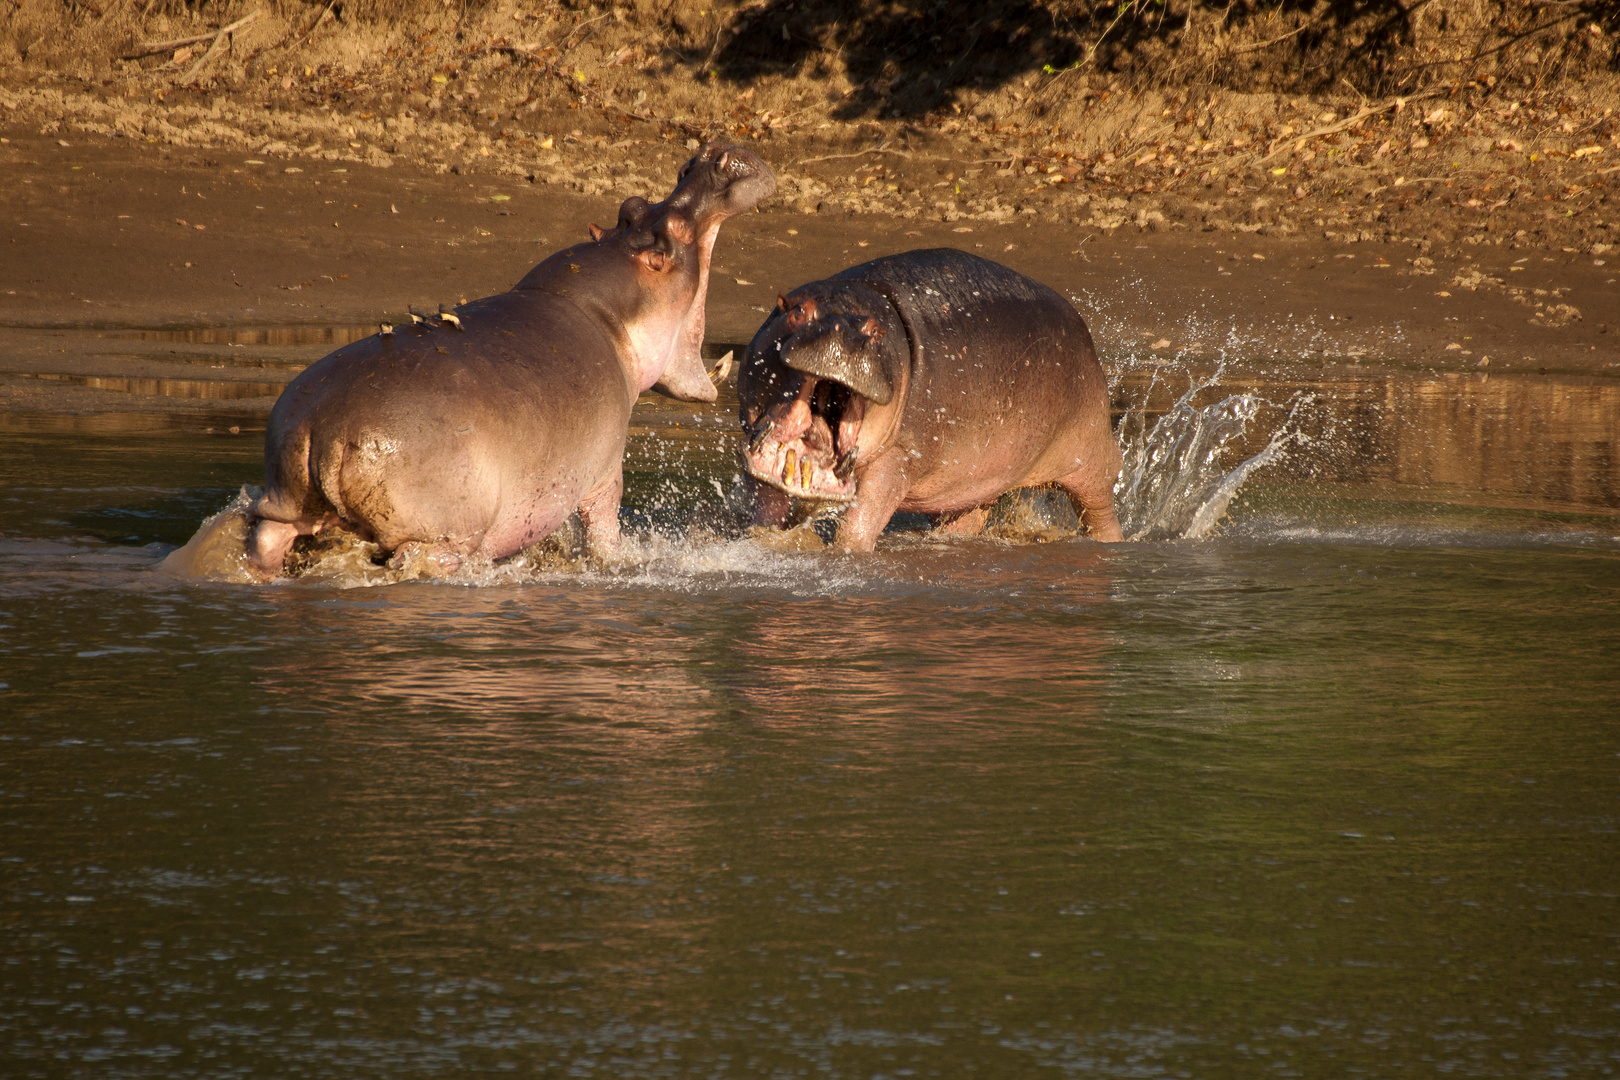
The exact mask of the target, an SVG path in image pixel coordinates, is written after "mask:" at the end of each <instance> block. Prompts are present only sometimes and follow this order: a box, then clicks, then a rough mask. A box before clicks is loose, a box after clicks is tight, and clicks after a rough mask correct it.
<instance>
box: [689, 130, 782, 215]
mask: <svg viewBox="0 0 1620 1080" xmlns="http://www.w3.org/2000/svg"><path fill="white" fill-rule="evenodd" d="M680 175H681V182H680V188H679V189H678V190H679V191H680V192H681V193H683V194H684V195H685V196H686V197H687V199H689V200H691V201H690V203H689V205H690V207H691V209H692V210H693V211H694V212H695V213H696V215H697V216H705V215H706V214H710V213H713V214H718V215H720V216H722V217H730V216H732V215H733V214H741V213H744V212H745V211H748V210H752V209H753V208H754V207H755V206H758V205H759V204H760V203H761V202H764V201H765V200H766V199H768V198H770V197H771V194H772V193H773V192H774V191H776V173H774V172H772V171H771V167H770V166H769V165H767V164H765V162H764V161H762V160H760V158H759V157H758V155H756V154H754V153H753V152H752V151H751V150H745V149H744V148H742V147H740V146H735V145H733V144H731V143H723V142H711V143H708V144H706V145H705V146H703V147H702V148H701V149H699V150H698V152H697V154H696V155H695V156H694V157H693V158H692V159H691V160H690V161H688V162H687V163H686V164H685V165H684V166H682V168H681V174H680Z"/></svg>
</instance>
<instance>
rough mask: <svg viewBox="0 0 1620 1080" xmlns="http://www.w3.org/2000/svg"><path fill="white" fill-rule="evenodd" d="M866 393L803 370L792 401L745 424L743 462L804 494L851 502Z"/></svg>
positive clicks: (750, 469)
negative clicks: (748, 424)
mask: <svg viewBox="0 0 1620 1080" xmlns="http://www.w3.org/2000/svg"><path fill="white" fill-rule="evenodd" d="M865 415H866V399H865V398H864V397H862V396H861V395H860V394H857V393H856V392H855V391H853V390H851V389H850V388H849V387H847V386H845V385H844V384H842V383H839V382H834V381H833V380H831V379H818V378H816V377H814V376H808V375H807V376H803V381H802V382H800V384H799V386H798V387H797V390H796V392H795V393H794V395H793V397H792V399H791V400H790V401H785V402H782V403H780V404H778V405H776V406H774V407H773V408H771V409H769V410H768V411H767V412H766V413H765V414H764V415H763V416H761V417H760V418H759V420H758V421H757V422H756V423H755V424H754V426H753V427H752V428H751V429H747V430H745V432H744V434H745V435H746V436H747V444H746V445H745V446H744V447H743V452H742V456H743V465H744V466H745V467H746V468H747V470H748V474H749V475H750V476H752V477H754V478H755V479H756V480H763V481H764V482H765V483H767V484H770V485H771V486H772V487H775V488H779V489H781V490H782V491H785V492H787V493H788V494H789V495H792V496H794V497H795V498H800V499H822V500H827V501H831V502H848V501H849V500H851V499H853V498H854V497H855V488H856V480H855V464H856V459H857V452H856V440H857V438H858V437H859V435H860V432H861V421H862V419H863V418H864V417H865Z"/></svg>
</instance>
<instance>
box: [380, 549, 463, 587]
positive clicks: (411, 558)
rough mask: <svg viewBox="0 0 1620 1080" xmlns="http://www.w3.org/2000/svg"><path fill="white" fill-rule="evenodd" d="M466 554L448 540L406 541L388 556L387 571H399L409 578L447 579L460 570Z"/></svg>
mask: <svg viewBox="0 0 1620 1080" xmlns="http://www.w3.org/2000/svg"><path fill="white" fill-rule="evenodd" d="M466 554H467V553H466V552H464V551H463V550H462V549H461V547H460V546H458V545H456V544H453V543H451V542H450V541H448V540H438V541H432V542H428V541H422V540H407V541H405V542H404V543H403V544H400V545H399V546H398V547H396V548H395V549H394V553H393V554H392V555H391V556H389V559H388V569H390V570H398V571H401V572H403V573H404V574H406V575H407V576H411V577H425V578H441V577H448V576H449V575H451V574H453V573H455V572H456V571H457V570H459V569H461V563H462V560H463V559H464V558H465V557H466Z"/></svg>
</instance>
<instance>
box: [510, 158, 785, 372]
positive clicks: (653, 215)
mask: <svg viewBox="0 0 1620 1080" xmlns="http://www.w3.org/2000/svg"><path fill="white" fill-rule="evenodd" d="M775 190H776V174H775V173H773V172H771V169H770V166H768V165H766V164H765V163H764V162H763V161H761V160H760V159H759V158H758V157H756V156H754V155H753V154H752V153H750V152H749V151H747V150H744V149H742V148H741V147H736V146H728V145H726V144H723V143H710V144H708V145H707V146H705V147H703V148H702V149H701V150H699V151H698V153H697V155H696V156H695V157H693V158H692V159H691V160H690V161H688V162H687V163H686V164H685V165H683V166H682V167H681V170H680V173H679V179H678V181H677V183H676V185H675V190H674V191H672V192H670V194H669V197H668V198H666V199H665V200H664V201H662V202H658V203H649V202H648V201H647V200H646V199H643V198H641V197H639V196H632V197H631V198H628V199H626V200H625V201H624V203H623V204H622V205H620V207H619V218H618V221H617V223H616V224H615V225H614V227H613V228H612V229H602V228H598V227H597V226H596V225H592V226H591V227H590V232H591V242H590V243H588V244H581V245H576V246H574V247H571V248H567V249H565V250H563V251H560V252H558V253H557V254H556V255H553V256H552V257H551V258H549V259H547V260H546V261H545V262H543V263H541V264H540V265H539V266H537V267H535V269H534V270H533V271H531V272H530V274H529V275H528V277H526V278H524V279H523V281H521V282H519V283H518V286H517V287H518V288H520V289H523V288H533V289H548V290H551V291H557V292H563V293H566V295H568V296H569V297H570V298H571V299H572V300H574V302H575V303H577V304H579V305H580V306H581V307H582V308H585V309H586V310H588V311H590V312H591V313H592V314H593V315H594V316H595V317H596V318H597V319H598V320H599V321H600V322H601V323H603V324H604V325H605V326H606V327H607V328H608V330H609V332H610V333H611V334H612V335H613V337H614V339H615V340H616V342H617V344H618V347H619V351H620V355H621V358H622V360H623V362H624V364H625V367H626V370H627V373H628V374H629V376H630V378H631V381H632V382H633V383H634V385H635V389H636V390H637V392H638V393H639V392H640V391H643V390H648V389H652V390H656V391H658V392H659V393H662V394H665V395H667V396H669V397H673V398H679V399H680V400H683V401H713V400H714V399H715V397H716V396H717V394H716V391H715V387H714V384H713V383H712V382H711V381H710V380H709V377H708V373H707V372H706V371H705V370H704V367H703V359H702V352H701V350H702V346H703V330H704V312H703V308H704V303H705V301H706V299H707V297H708V288H709V260H710V258H711V256H712V254H713V252H714V241H715V237H716V236H717V235H718V234H719V231H720V225H721V223H722V222H724V221H725V220H726V218H728V217H731V216H732V215H734V214H740V213H743V212H744V211H747V210H750V209H752V208H753V207H754V206H756V205H757V204H758V203H759V202H760V201H761V200H762V199H765V198H766V197H768V196H769V195H770V194H771V192H773V191H775ZM626 270H628V273H626V272H625V271H626Z"/></svg>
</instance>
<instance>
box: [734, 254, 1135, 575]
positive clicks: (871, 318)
mask: <svg viewBox="0 0 1620 1080" xmlns="http://www.w3.org/2000/svg"><path fill="white" fill-rule="evenodd" d="M737 393H738V398H739V403H740V415H741V420H742V425H743V434H744V446H743V451H742V458H743V466H744V469H745V470H746V472H747V474H748V477H749V481H750V486H751V487H752V489H753V493H754V523H755V524H756V525H766V526H781V525H782V524H783V523H784V522H785V521H786V520H787V517H788V514H789V512H790V510H791V502H790V499H794V498H797V499H811V500H822V501H828V500H830V501H837V502H847V503H849V504H850V505H849V508H848V510H847V511H846V513H845V515H844V518H843V520H842V522H841V523H840V524H839V527H838V534H837V538H836V540H835V545H836V546H837V547H839V548H841V549H844V550H850V551H870V550H872V548H873V546H874V545H875V544H876V542H877V537H878V534H879V533H881V532H882V531H883V528H884V526H885V525H887V524H888V522H889V519H890V518H891V517H892V516H893V515H894V513H895V512H896V511H897V510H906V511H912V512H919V513H924V514H928V515H930V516H931V517H932V518H933V520H934V522H935V524H936V525H937V526H939V527H941V528H944V529H946V530H947V531H950V532H955V533H976V532H978V531H979V530H981V529H982V528H983V527H984V523H985V520H986V518H987V517H988V512H989V507H990V504H991V503H993V502H995V500H996V499H997V498H999V497H1000V496H1001V495H1003V494H1005V493H1006V492H1008V491H1011V490H1012V489H1014V488H1021V487H1034V486H1038V485H1043V484H1057V485H1058V486H1060V487H1061V488H1063V489H1064V490H1065V491H1066V492H1067V493H1068V494H1069V497H1070V499H1071V500H1072V501H1073V502H1074V503H1075V509H1076V510H1077V511H1078V512H1079V514H1080V518H1081V521H1082V523H1083V524H1084V526H1085V527H1086V529H1087V531H1088V532H1089V533H1090V534H1091V535H1092V536H1093V537H1094V538H1096V539H1098V540H1104V541H1115V540H1121V539H1123V536H1122V535H1121V533H1120V528H1119V519H1118V517H1117V516H1115V513H1114V482H1115V480H1116V479H1117V478H1118V476H1119V470H1120V464H1121V460H1120V451H1119V444H1118V442H1117V441H1116V440H1115V438H1114V434H1113V428H1112V425H1111V424H1110V422H1109V415H1108V386H1107V382H1106V380H1105V379H1104V377H1103V372H1102V367H1101V365H1099V364H1098V362H1097V352H1096V349H1095V348H1094V347H1093V346H1092V342H1091V334H1090V332H1089V331H1087V329H1086V324H1085V321H1084V320H1082V319H1081V318H1080V315H1079V313H1078V312H1076V311H1075V310H1074V308H1073V306H1072V305H1070V304H1069V302H1068V301H1067V300H1065V299H1064V298H1063V297H1061V296H1059V295H1058V294H1057V293H1056V292H1053V291H1052V290H1051V289H1049V288H1047V287H1046V286H1044V285H1042V284H1040V283H1039V282H1036V281H1032V280H1030V279H1029V278H1027V277H1024V276H1023V275H1022V274H1018V273H1015V272H1013V271H1012V270H1009V269H1007V268H1006V267H1004V266H1001V265H999V264H997V263H993V262H990V261H989V260H988V259H981V258H979V257H978V256H976V255H969V254H967V253H966V252H962V251H956V250H954V249H951V248H938V249H932V250H925V251H910V252H906V253H904V254H901V255H892V256H888V257H886V258H882V259H876V260H874V261H872V262H869V263H864V264H862V265H860V266H855V267H851V268H850V269H848V270H845V271H843V272H842V273H839V274H835V275H833V276H832V277H830V278H827V279H826V280H824V281H816V282H812V283H810V284H808V285H803V286H800V287H799V288H797V289H794V290H793V291H792V292H791V293H788V294H787V295H786V296H783V297H780V298H779V299H778V301H777V307H776V310H775V311H774V312H772V313H771V315H770V316H768V317H767V318H766V320H765V323H764V325H762V326H761V327H760V328H759V331H758V332H757V333H756V334H755V335H754V339H753V341H752V342H750V343H749V346H748V353H747V355H746V357H745V358H744V360H743V364H742V368H741V371H740V372H739V374H738V377H737Z"/></svg>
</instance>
